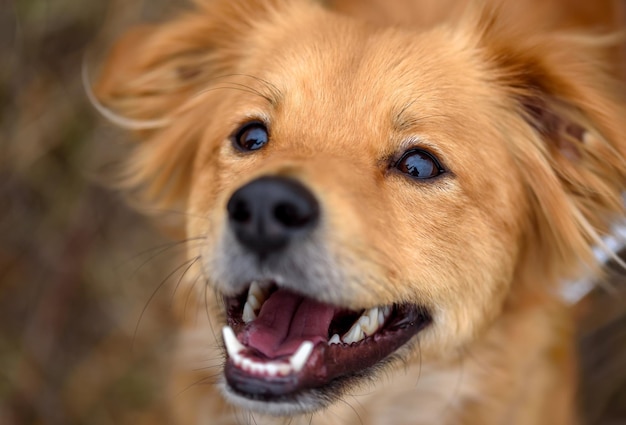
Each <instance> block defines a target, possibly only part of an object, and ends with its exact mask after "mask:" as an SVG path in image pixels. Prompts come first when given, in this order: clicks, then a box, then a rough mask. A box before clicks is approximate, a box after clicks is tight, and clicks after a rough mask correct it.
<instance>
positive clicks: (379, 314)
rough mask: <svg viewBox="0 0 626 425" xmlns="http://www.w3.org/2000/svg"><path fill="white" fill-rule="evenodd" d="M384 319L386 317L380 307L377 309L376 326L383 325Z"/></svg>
mask: <svg viewBox="0 0 626 425" xmlns="http://www.w3.org/2000/svg"><path fill="white" fill-rule="evenodd" d="M385 320H386V318H385V313H384V311H383V310H382V309H381V310H378V326H379V327H380V326H382V325H384V324H385Z"/></svg>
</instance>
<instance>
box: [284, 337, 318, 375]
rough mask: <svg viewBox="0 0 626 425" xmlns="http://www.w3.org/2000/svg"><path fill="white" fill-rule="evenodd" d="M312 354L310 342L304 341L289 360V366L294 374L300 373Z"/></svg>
mask: <svg viewBox="0 0 626 425" xmlns="http://www.w3.org/2000/svg"><path fill="white" fill-rule="evenodd" d="M312 352H313V343H312V342H311V341H304V342H303V343H302V344H300V348H298V351H296V352H295V353H294V354H293V355H292V356H291V357H290V358H289V364H291V367H292V368H293V370H294V371H295V372H300V371H301V370H302V368H303V367H304V365H305V363H306V362H307V360H309V357H310V356H311V353H312Z"/></svg>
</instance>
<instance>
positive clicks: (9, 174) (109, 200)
mask: <svg viewBox="0 0 626 425" xmlns="http://www.w3.org/2000/svg"><path fill="white" fill-rule="evenodd" d="M169 3H175V1H173V0H172V1H171V2H168V1H167V0H158V1H157V0H145V1H142V0H90V1H84V0H0V424H2V425H12V424H20V425H21V424H64V425H71V424H90V425H100V424H102V425H108V424H139V425H141V424H154V425H158V424H167V423H169V418H168V416H167V411H166V409H165V405H166V402H167V399H166V395H165V392H164V383H165V379H166V376H167V373H168V367H169V366H168V364H169V362H168V359H169V357H168V356H169V355H170V353H171V350H172V346H173V342H174V341H173V339H174V332H173V326H172V318H171V299H172V291H173V290H174V288H175V284H176V281H177V279H178V277H179V272H175V267H176V265H177V264H176V262H173V261H171V259H172V257H174V256H176V255H178V254H180V253H181V246H180V245H168V242H169V241H167V240H166V239H165V238H164V237H162V236H160V235H159V233H158V232H156V231H155V230H154V228H153V227H151V226H150V225H149V224H148V223H147V221H146V220H145V219H143V218H141V217H140V216H139V215H138V214H136V213H134V212H133V211H132V210H131V209H129V208H128V207H127V206H126V205H125V204H124V202H123V201H122V200H121V199H120V198H119V197H118V196H117V195H116V194H115V193H114V192H112V191H109V190H107V189H106V188H104V187H103V185H101V184H100V183H99V176H100V175H102V174H103V173H104V174H105V173H106V170H107V169H108V168H109V167H112V166H114V164H115V158H116V157H117V156H119V155H120V154H123V151H122V149H121V143H120V141H121V140H122V139H123V137H124V136H123V134H122V133H121V132H119V131H117V130H115V129H114V128H113V127H112V126H111V125H108V124H106V123H104V122H103V120H102V119H100V118H99V117H97V115H96V113H95V112H94V111H93V108H92V107H91V106H90V105H89V103H88V102H87V100H86V97H85V95H84V90H83V87H82V82H81V77H80V74H81V67H82V64H83V61H84V60H85V58H86V63H88V64H96V63H97V62H98V58H100V57H101V55H102V54H103V52H104V48H105V46H107V45H109V44H110V42H111V41H112V39H113V38H114V36H115V35H116V34H117V35H118V34H120V33H121V32H122V31H123V29H124V28H126V27H128V26H129V25H131V24H132V23H135V22H138V21H144V20H151V19H154V18H155V17H158V16H163V15H167V14H168V13H170V10H171V8H172V7H174V5H173V4H169ZM90 69H91V67H90ZM171 272H174V273H173V274H172V275H170V273H171ZM621 282H622V278H619V277H616V278H615V282H614V283H615V285H616V287H618V288H620V287H622V288H623V283H621ZM622 293H624V292H623V289H622ZM625 312H626V302H624V296H623V295H620V293H619V290H618V292H617V293H613V294H611V295H607V294H606V293H605V292H598V293H597V294H596V296H595V297H593V298H592V299H591V300H588V301H587V303H585V304H584V305H583V306H582V308H581V315H580V317H581V329H582V331H581V347H583V349H582V352H583V357H582V359H583V362H582V363H583V366H584V368H583V370H584V377H585V379H584V384H583V393H582V396H581V406H582V407H583V409H584V410H585V412H586V414H587V416H588V417H589V418H590V421H589V422H590V423H593V424H600V423H604V424H618V423H626V385H625V383H626V314H625Z"/></svg>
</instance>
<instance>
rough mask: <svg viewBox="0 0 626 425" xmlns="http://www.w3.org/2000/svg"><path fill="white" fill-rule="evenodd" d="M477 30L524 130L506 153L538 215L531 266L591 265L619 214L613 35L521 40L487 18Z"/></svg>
mask: <svg viewBox="0 0 626 425" xmlns="http://www.w3.org/2000/svg"><path fill="white" fill-rule="evenodd" d="M482 25H483V26H482V28H481V30H482V32H481V36H482V40H481V42H482V46H483V48H484V51H485V52H486V54H487V55H488V63H490V64H491V65H492V66H493V69H492V75H493V78H494V81H495V82H496V83H497V84H498V85H499V86H500V87H501V88H504V91H505V93H506V99H507V101H508V102H509V103H508V105H511V109H513V110H516V111H517V115H518V117H519V116H521V117H522V118H523V121H521V122H525V123H526V125H525V126H526V128H523V129H522V133H523V134H525V136H524V140H511V148H512V150H513V152H514V156H515V158H516V160H517V162H518V164H519V166H520V167H521V171H522V174H523V176H524V178H525V185H526V187H527V188H528V193H529V199H530V202H531V203H532V205H531V209H532V210H534V211H536V216H535V217H534V222H533V223H531V224H532V226H533V228H531V229H532V230H531V232H530V233H532V235H529V238H533V240H532V241H528V242H527V245H528V246H529V247H530V249H533V250H535V259H534V260H533V261H537V264H554V268H553V269H552V270H542V271H541V272H542V273H547V272H548V273H550V274H553V275H557V276H563V275H567V273H568V272H570V273H575V272H576V269H577V268H578V267H577V266H576V265H577V264H583V263H586V264H592V263H593V262H592V258H593V255H592V250H591V247H592V246H593V245H594V244H597V243H599V239H600V235H602V234H603V233H604V232H606V231H607V230H608V229H609V227H610V224H611V223H612V222H613V221H614V220H616V219H617V218H619V217H621V215H622V214H623V203H622V193H623V191H624V189H625V186H626V160H625V154H626V119H625V118H626V109H625V108H624V87H623V86H622V85H621V84H620V83H618V82H617V81H615V80H614V79H613V78H612V77H611V76H610V75H609V74H610V72H609V69H610V66H609V65H610V62H609V61H607V58H610V56H608V55H607V52H609V51H610V49H609V44H611V42H612V43H613V44H615V41H616V37H611V36H589V35H586V36H583V35H580V34H564V33H560V34H554V33H553V34H550V33H548V32H543V31H541V30H538V31H537V32H536V33H535V35H532V33H531V35H530V36H528V35H527V34H528V33H527V32H526V35H525V36H521V35H520V34H519V33H518V34H516V33H515V30H514V28H513V29H512V28H511V27H509V28H503V26H499V27H498V24H497V23H496V21H495V20H494V19H493V16H490V17H488V19H487V20H486V21H483V22H482ZM581 260H582V261H581Z"/></svg>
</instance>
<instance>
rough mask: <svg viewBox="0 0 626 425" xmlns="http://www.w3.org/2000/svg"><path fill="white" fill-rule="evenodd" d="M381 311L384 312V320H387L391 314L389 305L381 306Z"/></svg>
mask: <svg viewBox="0 0 626 425" xmlns="http://www.w3.org/2000/svg"><path fill="white" fill-rule="evenodd" d="M383 312H384V314H385V320H387V319H388V318H389V316H390V315H391V307H389V306H385V307H383Z"/></svg>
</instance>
